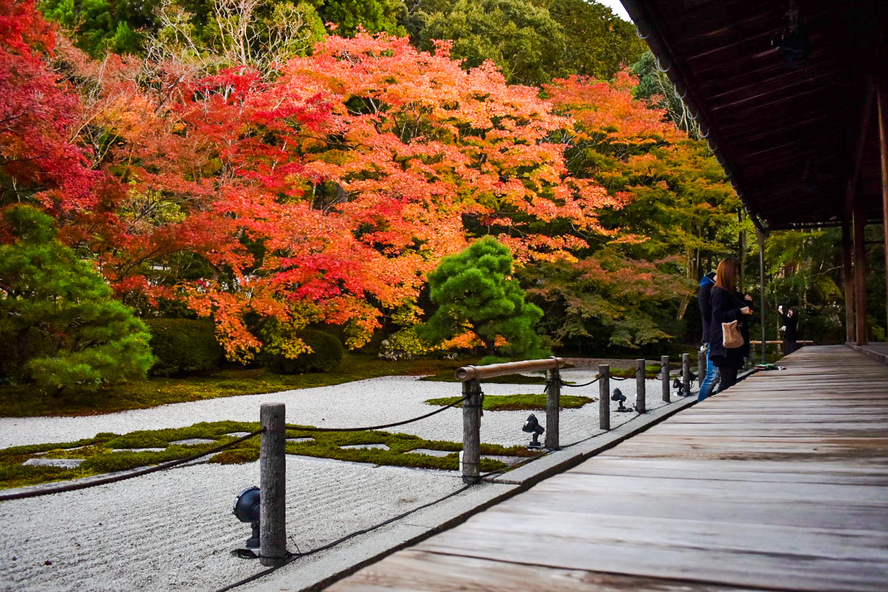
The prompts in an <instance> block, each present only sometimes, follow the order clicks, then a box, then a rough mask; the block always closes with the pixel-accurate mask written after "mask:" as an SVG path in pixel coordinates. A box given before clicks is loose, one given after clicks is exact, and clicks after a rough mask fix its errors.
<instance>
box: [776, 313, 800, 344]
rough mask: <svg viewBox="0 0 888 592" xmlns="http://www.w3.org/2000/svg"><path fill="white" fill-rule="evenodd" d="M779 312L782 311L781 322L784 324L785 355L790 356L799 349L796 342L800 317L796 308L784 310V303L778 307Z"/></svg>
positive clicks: (782, 328) (781, 328)
mask: <svg viewBox="0 0 888 592" xmlns="http://www.w3.org/2000/svg"><path fill="white" fill-rule="evenodd" d="M777 312H779V313H780V324H781V325H782V326H781V327H780V330H781V331H782V332H783V355H784V356H788V355H789V354H791V353H792V352H794V351H795V350H797V349H799V346H798V344H797V343H796V340H797V339H798V326H799V317H798V314H797V313H796V309H794V308H790V309H787V310H786V311H785V312H784V310H783V305H782V304H781V305H780V306H778V307H777Z"/></svg>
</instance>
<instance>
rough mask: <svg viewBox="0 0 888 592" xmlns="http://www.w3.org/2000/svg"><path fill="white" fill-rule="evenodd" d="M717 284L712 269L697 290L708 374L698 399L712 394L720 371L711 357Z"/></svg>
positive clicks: (702, 353) (703, 354)
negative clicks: (714, 292)
mask: <svg viewBox="0 0 888 592" xmlns="http://www.w3.org/2000/svg"><path fill="white" fill-rule="evenodd" d="M714 285H715V272H714V271H710V272H709V273H707V274H706V275H704V276H703V277H702V278H700V291H699V292H697V304H699V305H700V318H702V319H703V346H702V347H701V348H700V355H701V356H706V375H705V376H704V377H703V378H702V379H701V382H700V392H699V393H698V394H697V400H698V401H702V400H703V399H705V398H706V397H708V396H709V395H711V394H712V389H713V387H714V386H715V382H716V378H717V377H718V371H717V370H716V369H715V364H713V363H712V360H711V359H710V357H709V325H710V319H711V318H712V304H711V298H712V287H713V286H714Z"/></svg>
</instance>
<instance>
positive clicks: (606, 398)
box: [598, 364, 611, 430]
mask: <svg viewBox="0 0 888 592" xmlns="http://www.w3.org/2000/svg"><path fill="white" fill-rule="evenodd" d="M598 427H599V428H600V429H602V430H609V429H611V412H610V364H601V365H600V366H598Z"/></svg>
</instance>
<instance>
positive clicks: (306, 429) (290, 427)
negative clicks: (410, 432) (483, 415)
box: [284, 393, 483, 432]
mask: <svg viewBox="0 0 888 592" xmlns="http://www.w3.org/2000/svg"><path fill="white" fill-rule="evenodd" d="M481 395H482V397H483V393H481ZM467 398H468V397H463V398H462V399H460V400H459V401H456V402H454V403H451V404H450V405H447V406H446V407H441V408H440V409H436V410H435V411H432V412H431V413H426V414H425V415H420V416H419V417H414V418H413V419H405V420H404V421H396V422H394V423H387V424H383V425H376V426H367V427H363V428H316V427H312V426H297V425H291V424H284V427H285V428H287V429H288V430H296V431H299V432H369V431H371V430H382V429H384V428H393V427H396V426H400V425H405V424H408V423H413V422H416V421H420V420H422V419H426V418H427V417H431V416H433V415H437V414H439V413H441V412H443V411H447V410H448V409H450V408H451V407H456V406H457V405H459V404H460V403H462V402H463V401H465V400H466V399H467Z"/></svg>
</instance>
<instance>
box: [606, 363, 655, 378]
mask: <svg viewBox="0 0 888 592" xmlns="http://www.w3.org/2000/svg"><path fill="white" fill-rule="evenodd" d="M661 367H662V366H660V365H657V366H645V367H644V377H645V378H656V377H657V375H658V374H659V373H660V368H661ZM610 375H611V376H616V377H617V378H635V375H636V369H635V368H634V367H632V368H611V370H610Z"/></svg>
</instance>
